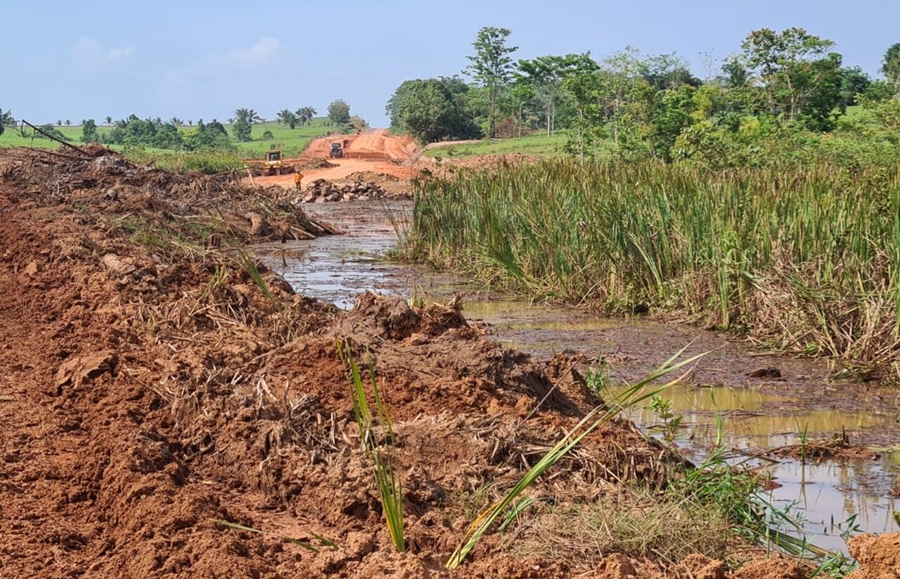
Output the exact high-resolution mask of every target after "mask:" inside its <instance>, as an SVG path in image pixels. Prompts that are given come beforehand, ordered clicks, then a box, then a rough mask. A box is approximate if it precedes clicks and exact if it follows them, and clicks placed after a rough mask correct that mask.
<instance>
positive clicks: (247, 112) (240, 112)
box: [232, 108, 260, 125]
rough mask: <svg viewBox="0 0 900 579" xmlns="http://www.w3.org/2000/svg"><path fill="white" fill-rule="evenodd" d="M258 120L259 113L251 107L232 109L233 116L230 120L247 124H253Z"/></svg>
mask: <svg viewBox="0 0 900 579" xmlns="http://www.w3.org/2000/svg"><path fill="white" fill-rule="evenodd" d="M259 121H260V118H259V114H257V112H256V111H254V110H253V109H243V108H242V109H237V110H236V111H234V118H233V119H232V122H234V123H246V124H248V125H253V124H255V123H258V122H259Z"/></svg>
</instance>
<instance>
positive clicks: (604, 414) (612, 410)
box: [446, 350, 703, 570]
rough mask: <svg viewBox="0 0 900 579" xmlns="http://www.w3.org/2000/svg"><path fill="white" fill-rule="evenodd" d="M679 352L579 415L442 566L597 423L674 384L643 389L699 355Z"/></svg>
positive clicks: (462, 553) (465, 550)
mask: <svg viewBox="0 0 900 579" xmlns="http://www.w3.org/2000/svg"><path fill="white" fill-rule="evenodd" d="M683 352H684V350H682V351H681V352H679V353H678V354H676V355H675V356H673V357H672V358H670V359H669V360H667V361H666V362H665V363H664V364H663V365H662V366H660V367H659V368H658V369H656V370H655V371H654V372H652V373H651V374H650V375H649V376H647V377H646V378H645V379H644V380H642V381H640V382H638V383H637V384H635V385H634V386H632V387H631V388H629V389H628V390H626V391H624V392H623V393H621V394H620V395H619V396H617V397H616V398H615V399H613V400H611V401H610V402H608V403H607V404H606V405H602V406H598V407H596V408H594V409H593V410H592V411H591V412H589V413H588V414H587V415H585V417H584V418H582V419H581V420H580V421H579V422H578V424H576V425H575V427H574V428H572V429H571V430H570V431H569V432H568V433H567V434H566V436H564V437H563V438H562V439H561V440H560V441H559V442H557V443H556V445H554V446H553V448H551V449H550V450H549V451H547V453H546V454H544V456H543V457H541V459H540V460H539V461H537V463H535V465H534V466H533V467H531V469H529V470H528V472H526V473H525V475H524V476H523V477H522V478H521V479H520V480H519V481H518V482H517V483H516V485H515V486H514V487H513V488H512V489H511V490H510V491H509V492H507V493H506V494H505V495H504V496H503V497H501V498H500V499H499V500H497V501H495V502H494V503H493V504H492V505H491V506H489V507H488V508H486V509H485V510H483V511H482V512H481V513H480V514H479V515H478V517H476V519H475V520H474V521H473V522H472V524H471V525H470V526H469V529H468V531H467V532H466V534H465V536H464V537H463V540H462V541H461V542H460V543H459V545H458V546H457V547H456V550H454V552H453V554H452V555H451V556H450V559H449V560H448V561H447V564H446V567H447V568H448V569H451V570H452V569H456V568H457V567H459V565H460V564H461V563H462V562H463V560H465V558H466V557H467V556H468V554H469V553H470V552H471V551H472V549H474V548H475V546H476V545H478V543H479V542H480V541H481V539H482V538H483V537H484V536H485V534H487V532H488V531H489V530H490V529H491V527H492V525H493V524H494V522H495V521H496V520H497V519H498V518H499V517H500V516H501V515H503V514H504V513H506V512H508V510H509V508H510V507H511V506H513V505H514V504H515V503H516V501H517V499H518V498H519V496H521V495H522V493H523V492H525V490H526V489H528V488H529V487H530V486H531V485H532V484H533V483H534V482H535V481H536V480H537V479H538V478H539V477H540V476H541V475H543V474H544V473H545V472H546V471H547V470H549V469H550V468H552V467H553V466H554V465H555V464H556V463H557V462H559V461H560V460H561V459H562V458H563V457H564V456H566V455H567V454H568V453H569V452H570V451H572V449H574V448H575V447H576V446H578V445H579V443H580V442H581V441H582V440H583V439H584V438H585V437H586V436H587V435H589V434H590V433H591V432H593V431H594V430H596V429H597V428H598V427H599V426H601V425H603V424H605V423H606V422H609V421H610V420H612V419H613V418H615V417H616V416H618V415H619V414H620V413H622V412H623V411H624V410H625V409H626V408H630V407H631V406H634V405H635V404H638V403H640V402H643V401H644V400H647V399H649V398H651V397H652V396H654V395H656V394H659V393H660V392H662V391H663V390H665V389H666V388H668V387H670V386H671V385H673V384H675V383H676V382H677V380H676V381H673V382H670V383H668V384H666V385H663V386H659V387H656V388H651V389H650V391H647V387H648V386H649V385H650V384H652V383H653V382H655V381H657V380H658V379H659V378H661V377H663V376H665V375H666V374H668V373H670V372H673V371H676V370H678V369H679V368H682V367H684V366H686V365H688V364H691V363H693V362H695V361H696V360H698V359H699V358H701V357H702V356H703V354H700V355H698V356H694V357H692V358H689V359H687V360H683V361H681V362H676V360H677V359H678V357H679V356H680V355H681V354H682V353H683Z"/></svg>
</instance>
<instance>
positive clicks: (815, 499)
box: [256, 202, 900, 551]
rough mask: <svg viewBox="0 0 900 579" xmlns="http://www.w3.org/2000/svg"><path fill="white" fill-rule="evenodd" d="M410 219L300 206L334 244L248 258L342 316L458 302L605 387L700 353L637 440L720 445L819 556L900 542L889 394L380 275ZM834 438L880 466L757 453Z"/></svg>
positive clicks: (808, 364) (489, 295)
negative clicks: (667, 412) (571, 357)
mask: <svg viewBox="0 0 900 579" xmlns="http://www.w3.org/2000/svg"><path fill="white" fill-rule="evenodd" d="M410 211H411V204H410V203H408V202H405V203H404V202H397V203H393V204H392V205H391V206H385V205H383V204H381V203H372V202H368V203H332V204H321V205H315V206H311V207H310V213H312V214H314V215H315V216H316V217H317V218H319V219H322V220H325V221H328V222H330V223H332V224H333V225H335V226H337V227H338V228H339V229H341V230H342V231H344V232H345V234H344V235H339V236H327V237H320V238H317V239H313V240H310V241H296V242H291V243H285V244H268V245H261V246H258V247H257V248H256V251H257V254H258V255H259V256H260V257H261V258H263V259H264V260H265V261H266V262H267V265H268V266H269V267H271V268H272V269H273V270H275V271H277V272H278V273H280V274H281V275H283V276H284V278H285V279H286V280H287V281H288V282H289V283H290V284H291V285H292V286H293V287H294V289H295V290H296V291H297V292H299V293H303V294H304V295H308V296H311V297H316V298H319V299H321V300H323V301H327V302H332V303H334V304H335V305H337V306H338V307H339V308H342V309H349V308H350V307H352V305H353V303H354V301H355V297H356V296H357V295H358V294H361V293H363V292H364V291H366V290H374V291H376V292H379V293H384V294H390V295H398V296H402V297H406V298H410V297H427V298H428V299H435V300H449V299H450V298H451V297H452V295H454V294H456V293H462V294H463V296H464V300H463V311H464V314H465V316H466V317H467V318H468V319H469V320H480V321H482V322H484V323H485V324H487V325H488V326H489V327H490V328H491V331H492V334H493V337H494V339H497V340H499V341H500V342H502V343H504V344H505V345H508V346H509V347H513V348H516V349H519V350H522V351H525V352H528V353H530V354H532V355H533V356H534V357H536V358H538V359H548V358H549V357H551V356H552V355H553V354H555V353H558V352H566V353H571V354H579V355H583V357H584V359H585V360H588V362H587V363H586V365H587V366H588V368H586V369H585V370H586V371H592V372H594V373H595V375H596V376H597V377H598V380H600V381H601V382H603V383H606V384H622V383H625V382H633V381H636V380H639V379H640V378H642V377H643V376H645V375H646V374H647V373H649V372H650V371H652V370H653V369H654V368H656V367H658V366H659V365H660V364H661V363H662V362H664V361H665V360H666V359H668V358H669V357H670V356H671V355H672V354H674V353H675V352H677V351H679V350H681V349H682V348H684V347H685V346H687V347H688V349H687V350H686V351H685V356H690V355H693V354H697V353H701V352H709V353H708V354H707V355H706V356H705V357H704V358H703V359H702V360H701V361H700V363H699V364H698V365H697V366H696V368H695V369H694V370H693V371H692V372H691V374H690V375H689V376H688V377H687V379H686V380H685V381H684V383H683V384H681V385H678V386H676V387H674V388H672V389H669V390H667V391H666V392H665V394H664V396H665V398H666V399H670V400H671V401H672V407H671V414H672V415H673V416H674V417H677V418H680V424H679V425H678V428H677V429H675V428H670V429H668V430H667V429H666V428H665V425H664V424H663V423H664V420H663V419H662V418H661V415H660V412H659V411H658V410H652V409H650V408H634V409H632V410H631V412H630V416H629V417H630V418H631V419H632V420H634V421H635V423H637V424H638V426H641V427H642V428H643V429H644V430H645V431H647V432H648V433H651V434H653V433H656V434H655V435H658V436H660V437H663V436H665V435H668V436H669V437H674V444H676V445H677V446H678V447H679V449H680V450H681V451H682V452H683V453H684V454H686V455H687V456H688V457H689V458H690V459H692V460H693V461H694V462H695V463H699V462H701V461H702V460H703V459H704V458H705V457H706V456H707V454H708V452H709V450H710V449H711V448H712V447H713V445H714V444H715V443H716V441H717V439H718V438H719V437H720V436H721V437H722V442H723V443H724V444H726V445H727V446H728V447H729V448H730V449H732V451H733V452H732V454H733V455H734V456H735V457H736V458H735V459H734V460H735V461H736V462H744V463H749V464H751V465H753V466H758V467H759V468H760V469H764V470H765V471H766V472H768V473H769V474H770V475H771V477H772V481H773V483H774V484H772V485H770V486H771V487H773V489H772V490H771V491H768V493H769V496H768V497H767V499H768V500H769V501H770V502H771V503H772V504H773V505H775V506H776V507H792V508H793V509H794V511H795V513H796V514H799V515H801V518H802V521H803V533H804V534H805V536H806V538H807V539H808V540H809V541H810V542H812V543H814V544H815V545H817V546H819V547H822V548H825V549H828V550H843V551H846V547H845V542H844V539H843V538H842V535H846V534H847V531H849V532H850V533H853V534H855V533H856V532H871V533H884V532H892V531H896V530H898V524H897V522H896V521H895V519H894V515H893V512H894V511H895V510H900V501H898V500H897V499H896V498H894V497H893V496H892V494H896V493H897V490H898V487H900V447H898V446H897V441H898V440H900V424H898V423H897V419H898V412H900V408H898V402H897V396H896V393H895V391H894V390H893V389H891V388H887V387H884V386H879V385H871V384H858V383H853V382H850V381H839V380H833V379H830V376H832V375H833V374H834V370H835V369H834V368H833V367H831V366H830V365H829V364H828V363H827V362H825V361H815V360H798V359H790V358H782V357H767V356H760V353H759V352H757V351H754V350H752V349H750V348H748V347H746V346H745V345H743V344H741V343H739V342H735V341H733V340H730V339H729V338H728V337H727V336H725V335H722V334H719V333H716V332H710V331H704V330H699V329H696V328H694V327H691V326H685V325H679V324H664V323H658V322H650V321H645V320H633V319H607V318H599V317H596V316H594V315H592V314H591V313H589V312H587V311H585V310H583V309H579V308H573V307H554V306H546V305H535V304H530V303H528V302H525V301H522V300H517V299H510V298H509V296H503V295H500V294H498V293H495V292H491V291H488V290H485V289H484V288H481V287H480V286H476V285H474V284H473V283H472V282H471V281H470V280H466V279H463V278H461V277H459V276H455V275H448V274H438V273H434V272H431V271H429V270H427V269H426V268H423V267H417V266H410V265H398V264H395V263H390V262H388V261H386V260H385V254H386V252H388V251H390V250H391V249H392V248H394V247H396V244H397V236H396V233H395V230H394V226H393V225H392V220H395V219H396V218H397V217H400V218H401V220H403V219H408V216H409V214H410ZM591 361H593V363H591ZM609 388H610V389H611V390H610V391H611V392H615V387H613V386H610V387H609ZM719 421H721V423H722V430H721V432H720V431H719V428H718V422H719ZM835 433H840V435H841V436H843V435H844V434H846V435H847V436H848V437H849V438H850V439H851V442H853V443H854V444H858V445H864V446H867V447H870V448H874V449H876V450H877V451H878V452H879V457H878V458H877V459H870V460H857V461H846V462H840V463H838V462H831V461H828V462H821V463H816V462H814V461H811V460H804V461H800V460H794V459H781V458H774V457H771V456H769V455H765V454H764V451H766V450H768V449H772V448H777V447H783V446H786V445H793V444H799V443H801V442H802V441H803V440H810V441H812V440H821V439H823V438H828V437H830V436H833V435H835Z"/></svg>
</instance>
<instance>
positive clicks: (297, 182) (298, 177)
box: [294, 171, 303, 193]
mask: <svg viewBox="0 0 900 579" xmlns="http://www.w3.org/2000/svg"><path fill="white" fill-rule="evenodd" d="M302 181H303V173H301V172H300V171H297V173H295V174H294V186H295V187H296V188H297V192H298V193H299V192H300V190H301V189H302V188H303V186H302Z"/></svg>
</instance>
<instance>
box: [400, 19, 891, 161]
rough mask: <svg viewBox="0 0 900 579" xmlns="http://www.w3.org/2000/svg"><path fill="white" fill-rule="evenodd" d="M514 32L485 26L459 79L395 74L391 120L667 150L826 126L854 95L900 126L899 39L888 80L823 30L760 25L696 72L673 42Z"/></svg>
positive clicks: (680, 151)
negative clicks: (565, 39) (652, 48)
mask: <svg viewBox="0 0 900 579" xmlns="http://www.w3.org/2000/svg"><path fill="white" fill-rule="evenodd" d="M510 35H511V32H510V30H508V29H506V28H494V27H486V28H482V29H481V30H480V31H479V32H478V34H477V37H476V39H475V41H474V42H473V45H472V46H473V49H474V53H473V54H472V55H470V56H469V57H468V59H469V61H470V64H469V66H468V67H467V68H466V69H465V70H463V71H462V75H463V77H465V78H462V77H460V76H458V75H457V76H452V77H437V78H431V79H417V80H409V81H406V82H404V83H402V84H401V85H400V86H399V87H397V89H396V91H395V92H394V94H393V95H392V97H391V99H390V100H389V101H388V103H387V107H386V111H387V114H388V115H389V116H390V119H391V127H392V128H393V129H395V130H398V131H402V132H407V133H410V134H411V135H413V136H414V137H416V138H417V139H419V140H420V141H422V142H435V141H442V140H456V139H471V138H480V137H483V136H487V137H490V138H504V137H512V136H519V135H522V134H524V133H526V132H534V131H537V130H541V131H544V132H546V134H547V135H552V134H553V133H555V132H556V131H558V130H561V129H565V130H567V132H568V143H567V150H568V151H569V152H571V153H573V154H575V155H576V156H578V157H579V158H582V159H584V158H585V157H588V156H590V155H593V154H596V153H597V152H598V151H599V149H600V148H602V147H603V148H610V149H612V151H614V152H617V153H621V154H643V155H649V156H652V157H657V158H662V159H665V160H671V159H673V158H676V157H680V156H690V155H691V154H694V153H696V152H697V150H698V149H703V148H704V147H706V148H709V147H712V148H713V149H715V148H716V146H719V145H722V144H723V143H727V142H728V141H729V140H734V139H735V138H738V137H740V136H741V134H742V133H743V134H744V136H746V133H747V132H748V131H749V132H753V131H757V132H760V131H762V132H766V131H768V132H771V131H773V130H778V129H780V128H785V127H788V128H791V129H794V130H797V131H812V132H818V133H822V132H827V131H832V130H834V129H835V128H836V126H837V124H838V122H839V121H840V119H841V117H842V116H843V115H844V114H845V112H846V109H847V107H848V106H853V105H863V106H865V107H866V108H868V109H869V110H871V111H873V112H874V114H875V117H876V118H878V119H880V120H881V121H882V122H884V123H885V127H888V128H890V127H891V126H892V125H891V123H894V124H895V125H896V126H898V127H900V100H898V94H900V90H898V89H900V43H898V44H895V45H893V46H891V47H890V48H889V49H888V50H887V52H886V53H885V55H884V59H883V62H882V68H881V72H882V73H883V74H884V76H885V79H884V80H873V79H872V78H870V77H869V75H867V74H866V73H865V72H864V71H863V70H862V69H861V68H859V67H846V66H844V65H843V57H842V56H841V55H840V54H839V53H837V52H834V51H833V48H834V43H833V42H832V41H830V40H827V39H824V38H820V37H818V36H815V35H812V34H810V33H808V32H807V31H806V30H804V29H803V28H789V29H786V30H783V31H774V30H771V29H767V28H764V29H760V30H755V31H753V32H751V33H750V34H749V35H748V36H747V37H746V38H745V39H744V41H743V42H742V44H741V48H740V51H739V52H738V53H737V54H735V55H733V56H731V57H729V58H727V59H725V61H724V62H722V63H718V62H716V61H715V60H714V59H713V58H712V57H711V56H710V55H705V58H704V60H705V62H704V67H705V68H706V76H705V78H703V79H701V78H698V77H697V76H695V75H694V74H693V72H692V71H691V69H690V66H689V64H688V63H687V61H685V60H684V59H683V58H681V57H679V56H678V55H677V54H675V53H672V54H663V55H657V56H645V55H642V54H641V53H640V52H639V51H638V50H636V49H634V48H631V47H628V48H626V49H625V50H623V51H621V52H618V53H615V54H613V55H610V56H609V57H607V58H604V59H602V60H596V59H594V58H593V57H592V56H591V54H590V53H589V52H586V53H582V54H567V55H547V56H541V57H537V58H534V59H530V60H527V59H520V60H518V61H516V60H514V59H513V56H512V55H513V54H514V53H515V52H516V51H517V50H518V47H515V46H510V45H509V44H508V40H509V36H510ZM701 152H704V151H701Z"/></svg>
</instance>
